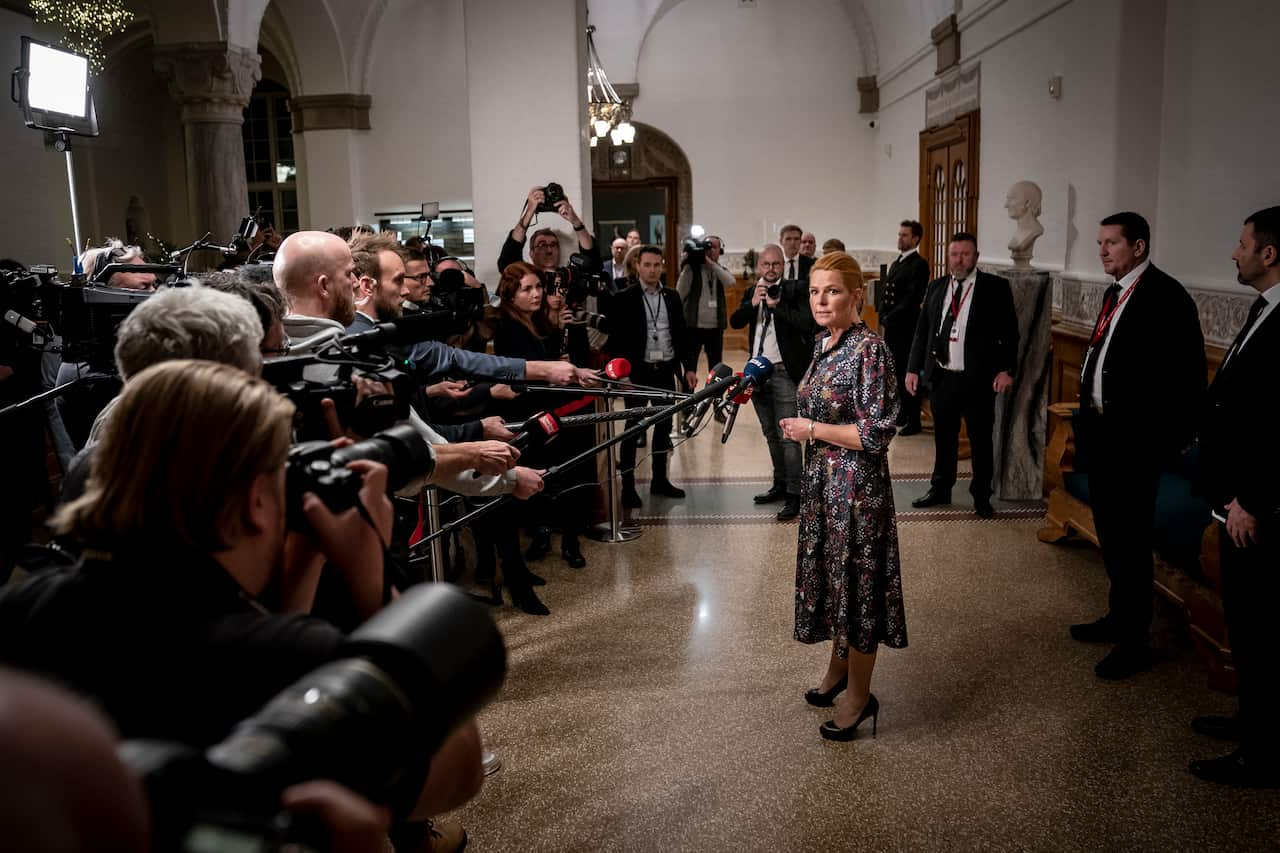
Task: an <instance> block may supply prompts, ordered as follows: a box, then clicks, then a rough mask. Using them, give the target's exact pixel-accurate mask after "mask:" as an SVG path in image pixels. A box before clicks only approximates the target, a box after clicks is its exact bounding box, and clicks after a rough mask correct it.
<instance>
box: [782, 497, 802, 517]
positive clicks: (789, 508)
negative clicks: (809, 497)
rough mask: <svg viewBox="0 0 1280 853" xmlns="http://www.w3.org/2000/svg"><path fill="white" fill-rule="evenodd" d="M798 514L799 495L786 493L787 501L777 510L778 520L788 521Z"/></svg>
mask: <svg viewBox="0 0 1280 853" xmlns="http://www.w3.org/2000/svg"><path fill="white" fill-rule="evenodd" d="M799 514H800V496H799V495H787V502H786V503H784V504H783V505H782V509H780V510H778V515H777V516H776V518H777V519H778V521H790V520H791V519H793V518H795V517H796V516H798V515H799Z"/></svg>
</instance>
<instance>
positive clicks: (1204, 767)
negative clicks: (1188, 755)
mask: <svg viewBox="0 0 1280 853" xmlns="http://www.w3.org/2000/svg"><path fill="white" fill-rule="evenodd" d="M1187 769H1188V770H1190V771H1191V774H1192V775H1193V776H1195V777H1196V778H1199V779H1203V780H1205V781H1206V782H1216V783H1217V784H1219V785H1232V786H1234V787H1236V788H1280V766H1277V765H1276V764H1259V763H1257V762H1255V761H1250V760H1249V759H1248V757H1246V756H1245V754H1244V752H1243V751H1241V750H1238V749H1237V750H1236V751H1235V752H1233V753H1231V754H1230V755H1224V756H1222V757H1221V758H1208V759H1202V760H1200V761H1193V762H1191V764H1190V765H1188V767H1187Z"/></svg>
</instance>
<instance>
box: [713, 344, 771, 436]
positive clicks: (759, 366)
mask: <svg viewBox="0 0 1280 853" xmlns="http://www.w3.org/2000/svg"><path fill="white" fill-rule="evenodd" d="M772 375H773V363H772V362H771V361H769V359H767V358H765V357H764V356H762V355H758V356H756V357H755V358H753V359H751V360H750V361H748V362H747V366H746V367H745V368H743V371H742V378H741V379H739V380H738V384H737V385H735V386H734V387H733V390H731V391H730V392H729V394H728V395H727V396H728V397H729V404H728V408H729V412H728V415H727V417H726V418H725V421H724V429H723V430H722V431H721V432H720V443H721V444H724V443H725V442H727V441H728V440H729V433H731V432H733V424H734V422H735V421H736V420H737V419H738V407H739V406H741V405H742V404H743V403H745V402H747V401H748V400H750V399H751V395H752V393H753V392H754V391H755V389H756V388H758V387H760V386H761V385H763V384H764V383H765V382H768V381H769V377H770V376H772Z"/></svg>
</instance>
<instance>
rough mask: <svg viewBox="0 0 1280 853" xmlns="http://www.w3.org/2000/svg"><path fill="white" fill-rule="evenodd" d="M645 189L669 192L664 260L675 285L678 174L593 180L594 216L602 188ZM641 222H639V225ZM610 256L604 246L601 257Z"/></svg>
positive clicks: (672, 284) (678, 223) (669, 280)
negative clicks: (597, 197) (623, 179)
mask: <svg viewBox="0 0 1280 853" xmlns="http://www.w3.org/2000/svg"><path fill="white" fill-rule="evenodd" d="M644 189H664V190H666V192H667V206H666V211H665V215H666V217H667V245H666V246H665V247H663V251H662V254H663V260H664V261H666V270H667V283H668V284H669V285H671V286H672V287H675V281H676V277H677V276H678V275H679V269H680V268H679V263H680V251H679V246H678V243H679V241H680V237H679V235H680V208H679V205H678V196H677V193H678V192H679V190H680V178H679V176H678V175H660V176H657V177H653V178H635V179H632V180H626V181H592V182H591V196H592V202H593V203H592V216H593V217H594V216H595V204H594V200H595V195H596V193H598V192H600V191H601V190H605V191H608V190H644ZM638 224H639V223H637V225H638ZM601 239H603V237H602V235H596V240H597V241H599V240H601ZM608 256H609V247H608V246H603V247H601V250H600V257H601V258H607V257H608Z"/></svg>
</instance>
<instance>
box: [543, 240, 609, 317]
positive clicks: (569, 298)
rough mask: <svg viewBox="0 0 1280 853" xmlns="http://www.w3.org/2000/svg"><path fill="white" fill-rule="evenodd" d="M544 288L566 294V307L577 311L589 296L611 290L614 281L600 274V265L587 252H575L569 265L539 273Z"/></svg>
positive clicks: (551, 291)
mask: <svg viewBox="0 0 1280 853" xmlns="http://www.w3.org/2000/svg"><path fill="white" fill-rule="evenodd" d="M538 275H539V276H540V277H541V278H542V288H543V290H545V291H546V292H547V293H562V294H564V304H565V307H566V308H568V309H569V310H571V311H574V312H577V311H580V310H581V309H582V306H583V304H584V303H585V302H586V301H587V297H588V296H601V295H603V294H605V293H608V292H609V285H610V284H611V283H612V282H610V281H609V280H608V279H606V278H605V277H604V276H602V275H601V274H600V267H599V265H598V264H597V263H596V262H595V260H594V259H593V258H592V257H591V256H590V255H588V254H587V253H586V252H574V253H573V254H572V255H570V256H569V265H568V266H567V267H556V268H555V269H554V270H544V271H542V272H540V273H539V274H538Z"/></svg>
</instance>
